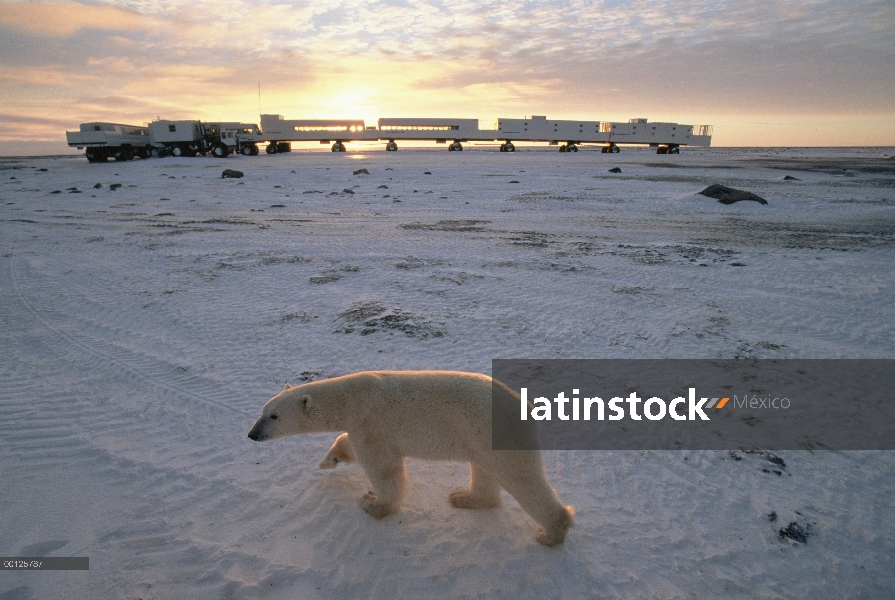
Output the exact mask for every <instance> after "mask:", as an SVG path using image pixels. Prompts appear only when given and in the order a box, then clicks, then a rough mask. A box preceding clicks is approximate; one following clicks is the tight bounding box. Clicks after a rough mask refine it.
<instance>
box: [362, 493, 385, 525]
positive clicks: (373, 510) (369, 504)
mask: <svg viewBox="0 0 895 600" xmlns="http://www.w3.org/2000/svg"><path fill="white" fill-rule="evenodd" d="M360 507H361V508H362V509H364V512H366V513H367V514H368V515H370V516H371V517H376V518H377V519H381V518H382V517H386V516H388V515H390V514H391V513H392V509H391V507H390V506H387V505H383V504H380V503H379V499H378V498H376V492H374V491H373V490H370V491H369V492H367V493H366V494H364V495H363V496H362V497H361V499H360Z"/></svg>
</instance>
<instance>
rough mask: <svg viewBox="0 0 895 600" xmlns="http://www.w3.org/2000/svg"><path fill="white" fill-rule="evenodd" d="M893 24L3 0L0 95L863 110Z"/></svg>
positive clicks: (742, 111)
mask: <svg viewBox="0 0 895 600" xmlns="http://www.w3.org/2000/svg"><path fill="white" fill-rule="evenodd" d="M893 31H895V4H893V3H892V2H891V1H890V0H884V1H878V0H863V1H860V0H859V1H855V2H849V3H842V2H838V1H836V0H805V1H801V2H788V1H784V0H739V1H737V2H734V1H733V0H717V1H711V2H710V1H707V0H691V1H690V2H686V3H684V2H676V1H671V0H650V1H648V0H603V1H591V0H558V1H557V2H550V3H532V2H524V3H523V2H509V1H500V0H453V1H451V2H448V1H447V0H428V1H414V0H408V1H406V2H399V1H386V0H362V1H357V0H332V1H329V2H319V1H310V0H308V1H301V2H294V1H289V0H266V1H260V2H257V1H251V0H229V1H228V2H227V3H225V4H222V3H221V2H220V1H219V0H194V1H187V0H166V1H165V2H140V1H137V0H106V1H99V0H97V1H96V2H94V3H89V4H88V3H78V2H65V3H45V2H33V3H25V2H12V3H3V4H0V99H2V100H3V101H4V102H5V103H6V104H7V106H12V107H13V108H14V109H15V110H12V109H10V111H9V112H14V113H15V114H21V115H24V114H31V115H34V117H35V119H40V118H48V116H49V115H54V116H56V115H67V116H68V118H71V119H72V121H73V122H72V125H71V126H72V127H74V126H75V125H77V123H78V122H79V120H84V121H90V120H101V119H108V120H125V119H131V120H134V121H135V122H142V121H145V120H148V119H151V118H154V117H155V116H162V117H166V118H173V117H177V118H202V119H214V118H221V119H229V120H236V119H239V120H246V119H253V120H257V117H256V116H255V113H256V112H257V110H258V87H257V86H258V83H260V84H261V88H262V110H263V111H265V112H273V113H280V114H284V115H285V116H287V117H289V118H300V117H318V116H319V117H339V116H363V117H366V118H375V117H377V116H396V115H403V114H406V115H416V116H428V115H438V114H449V115H456V116H469V117H482V118H491V117H496V116H508V117H509V116H522V115H525V114H531V113H532V112H535V113H537V114H548V115H550V116H555V117H558V118H586V119H612V120H619V119H626V118H628V117H632V116H647V117H650V118H651V119H658V118H663V119H668V120H679V121H683V120H684V118H692V119H693V120H699V121H704V120H705V119H708V118H721V117H724V118H726V116H728V115H778V116H780V115H783V116H785V115H802V116H804V115H816V116H820V115H829V116H831V117H832V116H835V115H843V114H862V115H875V118H879V117H880V116H883V117H884V116H886V115H889V116H890V117H891V116H893V115H895V100H893V99H892V94H891V82H892V81H893V80H895V43H893V41H895V39H893V33H892V32H893ZM141 111H142V112H141ZM116 114H118V115H120V116H118V117H115V116H114V115H116ZM54 118H55V117H54ZM765 120H767V119H765ZM38 125H39V123H38V122H37V121H35V127H36V128H37V126H38ZM22 127H25V125H22ZM41 127H45V126H44V125H42V126H41ZM892 141H893V142H895V140H892Z"/></svg>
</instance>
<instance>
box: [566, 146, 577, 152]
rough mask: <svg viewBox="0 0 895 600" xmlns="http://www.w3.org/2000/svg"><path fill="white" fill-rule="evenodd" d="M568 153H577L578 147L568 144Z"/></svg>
mask: <svg viewBox="0 0 895 600" xmlns="http://www.w3.org/2000/svg"><path fill="white" fill-rule="evenodd" d="M568 151H569V152H578V146H576V145H575V144H569V150H568Z"/></svg>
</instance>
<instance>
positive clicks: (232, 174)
mask: <svg viewBox="0 0 895 600" xmlns="http://www.w3.org/2000/svg"><path fill="white" fill-rule="evenodd" d="M244 175H245V174H244V173H243V172H242V171H236V170H234V169H224V171H223V173H221V179H239V178H241V177H243V176H244Z"/></svg>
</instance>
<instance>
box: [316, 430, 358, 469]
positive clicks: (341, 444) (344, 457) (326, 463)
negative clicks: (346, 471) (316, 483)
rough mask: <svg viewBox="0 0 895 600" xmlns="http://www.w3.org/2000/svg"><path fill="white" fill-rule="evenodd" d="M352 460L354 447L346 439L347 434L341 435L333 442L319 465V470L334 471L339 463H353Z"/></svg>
mask: <svg viewBox="0 0 895 600" xmlns="http://www.w3.org/2000/svg"><path fill="white" fill-rule="evenodd" d="M354 460H355V458H354V447H353V446H352V445H351V440H349V439H348V434H347V433H343V434H342V435H340V436H339V437H337V438H336V441H335V442H333V445H332V448H330V449H329V452H327V453H326V456H325V457H324V458H323V461H322V462H321V463H320V468H321V469H335V468H336V466H337V465H338V464H339V463H346V464H347V463H353V462H354Z"/></svg>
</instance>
